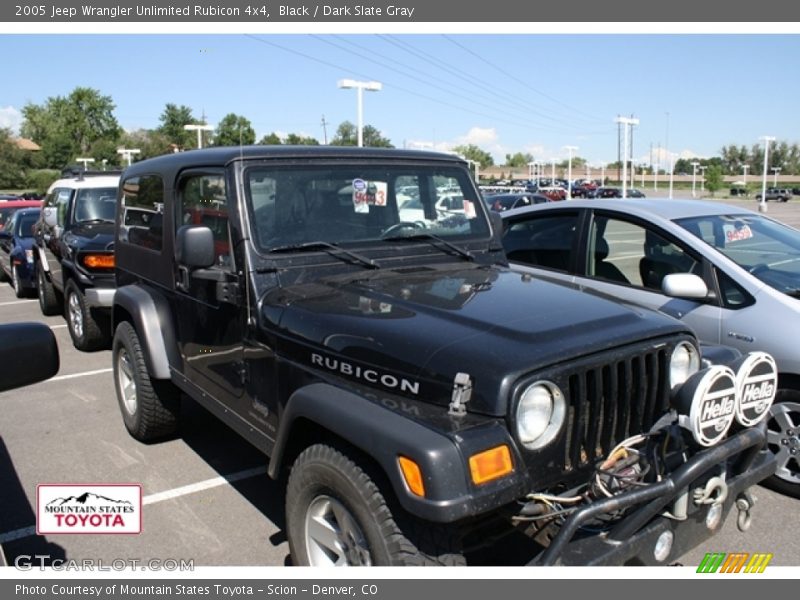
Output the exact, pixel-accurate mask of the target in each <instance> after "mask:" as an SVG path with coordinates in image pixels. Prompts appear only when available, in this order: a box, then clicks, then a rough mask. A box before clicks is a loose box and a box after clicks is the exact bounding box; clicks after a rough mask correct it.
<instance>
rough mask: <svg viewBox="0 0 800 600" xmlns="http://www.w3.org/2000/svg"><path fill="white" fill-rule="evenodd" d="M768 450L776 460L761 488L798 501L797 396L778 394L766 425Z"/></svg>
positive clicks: (799, 419)
mask: <svg viewBox="0 0 800 600" xmlns="http://www.w3.org/2000/svg"><path fill="white" fill-rule="evenodd" d="M767 447H768V448H769V449H770V450H771V451H772V453H773V454H775V456H776V458H777V459H778V470H777V471H776V472H775V475H773V476H772V477H770V478H769V479H767V480H766V481H764V482H763V485H765V486H767V487H769V488H772V489H773V490H775V491H776V492H780V493H782V494H786V495H788V496H792V497H794V498H800V392H799V391H797V390H788V389H784V390H779V391H778V396H777V398H775V404H773V405H772V407H771V408H770V415H769V420H768V421H767Z"/></svg>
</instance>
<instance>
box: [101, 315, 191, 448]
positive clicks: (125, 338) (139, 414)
mask: <svg viewBox="0 0 800 600" xmlns="http://www.w3.org/2000/svg"><path fill="white" fill-rule="evenodd" d="M111 364H112V367H113V369H114V388H115V389H116V392H117V400H118V401H119V407H120V410H121V411H122V420H123V421H124V423H125V427H126V428H127V430H128V432H129V433H130V434H131V435H132V436H133V437H134V438H136V439H137V440H139V441H141V442H151V441H155V440H158V439H162V438H165V437H169V436H171V435H173V434H174V433H175V431H176V430H177V428H178V415H179V412H180V393H179V392H178V389H177V388H176V387H175V386H174V385H173V384H172V382H170V381H161V380H151V379H150V373H149V372H148V370H147V365H146V364H145V361H144V355H143V353H142V347H141V344H140V343H139V336H138V335H137V334H136V330H135V329H134V328H133V326H132V325H131V324H130V323H128V322H127V321H124V322H122V323H120V324H119V325H118V326H117V331H116V333H115V334H114V343H113V345H112V348H111Z"/></svg>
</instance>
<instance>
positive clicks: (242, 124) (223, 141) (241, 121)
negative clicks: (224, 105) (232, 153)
mask: <svg viewBox="0 0 800 600" xmlns="http://www.w3.org/2000/svg"><path fill="white" fill-rule="evenodd" d="M255 142H256V132H255V130H254V129H253V125H252V124H251V123H250V121H248V120H247V119H246V118H245V117H242V116H240V115H236V114H234V113H229V114H227V115H225V116H224V117H223V118H222V120H221V121H220V122H219V125H217V130H216V132H215V133H214V144H215V145H216V146H239V145H242V146H248V145H250V144H254V143H255Z"/></svg>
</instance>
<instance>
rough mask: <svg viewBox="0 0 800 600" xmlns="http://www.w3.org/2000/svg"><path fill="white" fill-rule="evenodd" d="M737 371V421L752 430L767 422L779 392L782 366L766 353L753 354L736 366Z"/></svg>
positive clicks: (743, 358)
mask: <svg viewBox="0 0 800 600" xmlns="http://www.w3.org/2000/svg"><path fill="white" fill-rule="evenodd" d="M732 366H733V368H734V369H735V370H736V391H737V395H738V402H737V403H736V421H737V422H738V423H739V424H740V425H743V426H745V427H752V426H753V425H756V424H758V423H760V422H761V421H763V420H764V418H765V417H766V416H767V413H769V408H770V406H772V403H773V402H774V401H775V395H776V394H777V393H778V366H777V365H776V364H775V359H774V358H772V356H770V355H769V354H767V353H766V352H751V353H749V354H748V355H747V356H743V357H742V358H741V359H739V360H737V361H736V362H735V363H734V364H733V365H732Z"/></svg>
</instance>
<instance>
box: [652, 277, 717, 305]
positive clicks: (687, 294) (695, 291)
mask: <svg viewBox="0 0 800 600" xmlns="http://www.w3.org/2000/svg"><path fill="white" fill-rule="evenodd" d="M661 291H662V292H664V294H666V295H667V296H670V297H671V298H695V299H698V300H703V299H705V298H707V297H708V286H707V285H706V282H705V281H703V279H702V278H701V277H699V276H697V275H695V274H694V273H671V274H669V275H667V276H666V277H664V280H663V281H662V282H661Z"/></svg>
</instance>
